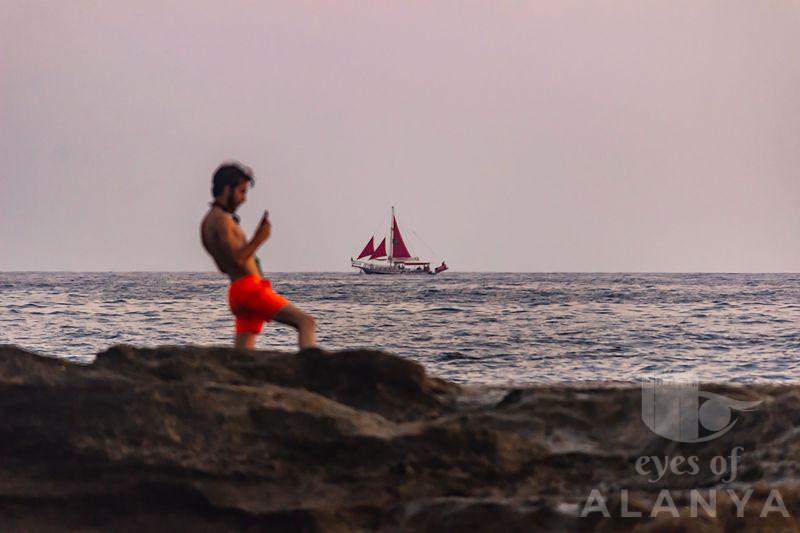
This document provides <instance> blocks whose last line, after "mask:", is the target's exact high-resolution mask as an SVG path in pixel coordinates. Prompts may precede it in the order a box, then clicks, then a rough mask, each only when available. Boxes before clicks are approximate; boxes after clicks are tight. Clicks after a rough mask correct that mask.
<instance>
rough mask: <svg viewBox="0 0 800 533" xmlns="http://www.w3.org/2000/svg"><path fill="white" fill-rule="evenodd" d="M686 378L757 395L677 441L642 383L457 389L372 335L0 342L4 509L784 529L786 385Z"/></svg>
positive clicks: (115, 518) (307, 521) (789, 488)
mask: <svg viewBox="0 0 800 533" xmlns="http://www.w3.org/2000/svg"><path fill="white" fill-rule="evenodd" d="M703 388H704V390H707V391H710V392H712V393H714V394H718V395H722V396H724V397H731V398H736V399H737V400H741V401H748V400H749V401H753V400H755V401H759V402H760V404H759V407H758V409H756V410H753V411H752V412H748V413H744V414H742V415H741V416H739V417H738V418H737V419H736V420H735V426H734V427H733V429H731V430H730V431H728V432H726V433H725V434H724V435H722V436H720V437H719V438H715V439H712V440H708V441H705V442H698V443H689V444H686V443H681V442H675V441H673V440H670V439H667V438H664V437H662V436H659V435H657V434H655V433H654V432H653V431H651V430H650V429H649V428H648V427H647V426H646V425H645V424H644V423H643V422H642V417H641V412H642V389H641V387H639V386H638V385H631V386H619V387H609V386H600V385H598V386H592V385H586V384H583V385H551V386H535V387H527V388H518V389H508V390H503V389H491V390H489V389H478V388H470V387H462V386H458V385H456V384H453V383H448V382H445V381H443V380H440V379H437V378H434V377H431V376H428V375H426V373H425V369H424V368H423V367H422V366H421V365H419V364H417V363H414V362H412V361H409V360H406V359H402V358H400V357H396V356H393V355H390V354H386V353H383V352H378V351H346V352H338V353H326V352H323V351H319V350H306V351H303V352H300V353H297V354H289V353H272V352H262V351H237V350H232V349H228V348H217V347H193V346H187V347H170V346H165V347H159V348H155V349H145V348H134V347H130V346H115V347H112V348H111V349H109V350H107V351H105V352H103V353H101V354H99V355H98V356H97V359H96V360H95V361H94V362H93V363H92V364H89V365H79V364H74V363H69V362H67V361H64V360H60V359H53V358H46V357H40V356H37V355H35V354H32V353H29V352H25V351H23V350H20V349H18V348H15V347H13V346H2V347H0V409H2V420H3V424H2V425H1V426H0V457H2V462H0V480H2V483H0V524H2V525H3V529H4V530H18V531H74V530H81V531H111V530H113V531H134V530H135V531H141V530H145V529H146V530H150V531H177V530H182V531H188V530H191V531H265V530H269V531H343V532H344V531H386V532H389V531H437V532H442V531H453V532H456V531H459V532H460V531H502V530H505V531H537V530H547V531H620V530H622V531H626V530H627V531H634V530H635V531H720V532H721V531H729V530H732V529H739V530H743V531H744V530H747V531H796V530H797V529H798V523H797V520H796V517H797V516H798V512H800V493H799V492H798V478H800V476H798V460H800V447H799V446H798V442H800V433H799V432H798V429H797V428H798V425H800V386H795V385H786V386H777V385H753V386H747V387H735V386H731V385H724V384H717V385H714V384H707V385H704V387H703ZM739 449H740V450H739ZM737 450H739V451H737ZM737 454H738V456H737ZM643 458H644V459H643ZM676 458H678V459H677V460H676ZM680 458H683V460H681V459H680ZM691 458H694V460H692V459H691ZM718 458H723V459H720V461H718V462H721V463H724V462H725V460H727V461H728V462H727V468H722V469H715V468H714V465H715V461H716V460H717V459H718ZM692 464H694V465H695V466H696V469H687V468H686V467H687V466H689V465H692ZM723 466H724V465H723ZM732 467H733V468H732ZM712 493H713V494H714V497H716V502H714V503H715V505H714V506H713V510H714V511H715V512H714V514H715V516H712V513H710V512H708V511H707V509H706V508H705V507H703V503H707V502H708V500H709V499H710V496H711V494H712ZM776 493H777V495H776ZM745 496H746V499H745ZM693 506H694V507H695V508H697V509H699V511H698V512H693V511H692V508H693ZM765 510H766V512H765ZM605 511H607V512H605ZM654 511H657V512H655V513H654ZM737 511H738V512H739V514H741V516H737ZM637 513H639V514H640V515H641V516H622V515H623V514H628V515H636V514H637ZM582 514H584V515H585V516H581V515H582ZM676 514H677V515H678V516H675V515H676ZM762 515H763V516H762Z"/></svg>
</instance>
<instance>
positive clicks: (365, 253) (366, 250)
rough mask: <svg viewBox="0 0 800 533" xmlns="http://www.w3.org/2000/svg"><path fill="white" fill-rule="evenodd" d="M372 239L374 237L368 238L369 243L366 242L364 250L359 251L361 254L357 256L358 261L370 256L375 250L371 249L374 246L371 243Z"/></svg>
mask: <svg viewBox="0 0 800 533" xmlns="http://www.w3.org/2000/svg"><path fill="white" fill-rule="evenodd" d="M374 239H375V237H370V238H369V242H368V243H367V245H366V246H365V247H364V249H363V250H361V253H360V254H359V255H358V259H361V258H362V257H367V256H368V255H372V252H374V251H375V249H374V248H373V245H374V243H373V241H374Z"/></svg>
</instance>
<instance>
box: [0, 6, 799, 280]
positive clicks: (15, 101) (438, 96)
mask: <svg viewBox="0 0 800 533" xmlns="http://www.w3.org/2000/svg"><path fill="white" fill-rule="evenodd" d="M227 158H235V159H239V160H241V161H243V162H244V163H246V164H248V165H250V166H252V167H253V168H254V170H255V172H256V178H257V184H256V187H255V189H253V191H252V192H251V194H250V198H249V202H248V203H247V204H246V205H245V206H243V207H242V209H241V213H242V216H243V225H244V228H245V230H246V231H247V233H248V235H250V234H251V233H252V230H253V229H254V227H255V224H256V223H257V218H258V214H259V213H260V211H261V210H262V209H264V208H268V209H269V210H270V213H271V218H272V221H273V237H272V239H271V240H270V241H269V242H268V243H267V244H266V245H265V246H264V248H262V249H261V251H260V253H259V255H260V257H261V258H262V262H263V263H264V265H265V267H266V269H267V270H270V271H287V270H303V271H311V270H346V269H348V268H349V258H350V256H351V255H355V254H357V253H358V251H360V249H361V247H362V246H363V245H364V244H365V242H366V241H367V239H368V238H369V236H370V235H371V234H373V233H376V232H380V231H385V230H386V228H387V226H388V223H389V210H390V206H391V205H395V206H396V207H397V213H398V217H399V220H400V226H401V229H404V230H406V233H407V234H408V235H409V241H410V243H409V244H410V245H411V248H412V252H418V253H420V254H423V255H426V256H429V257H431V256H432V257H433V258H434V259H441V257H444V258H446V259H447V262H448V264H449V265H451V266H452V268H453V270H479V271H483V270H502V271H792V272H798V271H800V2H798V1H790V0H718V1H712V0H664V1H658V2H655V1H649V0H613V1H612V0H608V1H600V0H597V1H592V0H579V1H578V0H575V1H573V0H536V1H533V0H531V1H514V2H502V1H497V0H487V1H483V2H472V1H443V0H434V1H430V0H426V1H403V2H379V1H360V2H350V1H344V0H337V1H335V2H326V1H320V0H313V1H298V0H292V1H286V2H263V1H258V2H257V1H252V2H250V1H247V2H246V1H230V0H226V1H215V2H210V1H199V0H191V1H183V2H176V1H164V0H136V1H127V2H126V1H105V0H97V1H88V0H69V1H54V0H48V1H31V0H19V1H16V0H15V1H10V0H0V165H2V174H1V175H0V180H1V181H0V193H2V194H0V270H211V269H212V268H213V265H212V263H211V260H210V258H208V257H207V256H206V255H205V252H204V251H203V250H202V248H201V246H200V243H199V236H198V223H199V221H200V219H201V217H202V216H203V214H204V212H205V210H206V209H207V202H208V201H210V180H211V174H212V172H213V171H214V169H215V168H216V166H217V165H218V164H219V163H220V162H221V161H222V160H224V159H227ZM412 229H413V230H414V231H416V233H417V234H418V235H419V236H420V237H421V238H422V239H424V242H425V243H427V244H428V245H429V246H432V247H433V250H435V251H436V252H437V253H432V252H430V251H429V250H428V248H426V247H425V246H423V245H420V244H419V243H420V241H419V240H418V239H415V238H414V237H415V235H414V234H413V233H411V230H412ZM415 244H416V246H415Z"/></svg>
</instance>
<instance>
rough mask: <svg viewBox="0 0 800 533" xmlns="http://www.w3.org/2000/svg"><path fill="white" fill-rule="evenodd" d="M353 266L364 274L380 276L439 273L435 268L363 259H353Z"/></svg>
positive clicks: (351, 263) (431, 274)
mask: <svg viewBox="0 0 800 533" xmlns="http://www.w3.org/2000/svg"><path fill="white" fill-rule="evenodd" d="M350 265H351V266H352V267H353V268H357V269H359V270H360V271H361V272H363V273H364V274H375V275H379V276H425V275H430V276H433V275H434V274H438V272H435V271H433V270H430V269H428V270H425V269H417V268H416V267H406V266H405V265H403V264H402V263H395V264H393V265H376V264H374V263H364V262H362V261H351V262H350Z"/></svg>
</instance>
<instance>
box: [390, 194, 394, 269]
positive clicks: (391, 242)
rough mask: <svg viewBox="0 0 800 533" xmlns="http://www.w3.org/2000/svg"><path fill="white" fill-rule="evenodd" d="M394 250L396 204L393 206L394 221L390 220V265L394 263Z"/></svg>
mask: <svg viewBox="0 0 800 533" xmlns="http://www.w3.org/2000/svg"><path fill="white" fill-rule="evenodd" d="M393 251H394V206H392V221H391V222H389V265H391V264H392V252H393Z"/></svg>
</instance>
